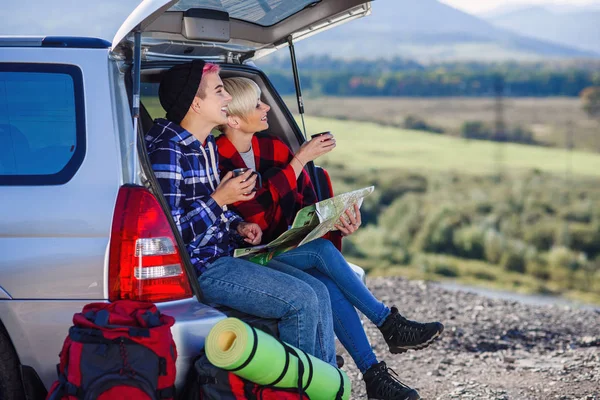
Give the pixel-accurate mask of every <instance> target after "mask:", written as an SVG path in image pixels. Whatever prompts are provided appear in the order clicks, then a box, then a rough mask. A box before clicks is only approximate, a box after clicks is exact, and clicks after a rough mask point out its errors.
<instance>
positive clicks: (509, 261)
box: [500, 251, 526, 274]
mask: <svg viewBox="0 0 600 400" xmlns="http://www.w3.org/2000/svg"><path fill="white" fill-rule="evenodd" d="M500 266H501V267H502V268H504V269H505V270H507V271H512V272H519V273H521V274H523V273H525V271H526V263H525V256H524V255H523V254H521V253H516V252H512V251H507V252H505V253H504V254H503V255H502V258H501V259H500Z"/></svg>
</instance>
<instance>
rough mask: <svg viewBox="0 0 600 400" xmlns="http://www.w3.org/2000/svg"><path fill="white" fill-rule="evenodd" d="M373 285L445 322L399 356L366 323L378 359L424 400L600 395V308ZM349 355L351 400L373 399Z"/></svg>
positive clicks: (391, 283) (421, 286)
mask: <svg viewBox="0 0 600 400" xmlns="http://www.w3.org/2000/svg"><path fill="white" fill-rule="evenodd" d="M367 284H368V286H369V287H370V289H371V291H372V292H373V293H374V294H375V295H376V296H377V297H378V298H379V299H381V300H382V301H384V302H385V303H386V304H395V305H396V306H397V307H398V308H399V309H400V312H401V313H402V314H403V315H404V316H406V317H407V318H409V319H413V320H417V321H430V320H438V321H441V322H442V323H443V324H444V326H445V331H444V333H443V334H442V337H441V338H440V339H439V340H438V341H436V342H435V343H433V344H432V345H431V346H429V347H428V348H427V349H423V350H419V351H409V352H407V353H403V354H397V355H392V354H391V353H389V352H388V349H387V345H386V344H385V342H384V340H383V338H382V337H381V334H380V333H379V331H378V330H377V328H376V327H375V326H374V325H373V324H371V323H370V322H369V321H365V329H366V331H367V335H368V337H369V340H370V341H371V344H372V347H373V349H374V350H375V353H376V354H377V356H378V358H379V359H380V360H384V361H385V362H386V363H387V364H388V366H389V367H390V368H392V369H393V370H394V371H396V373H397V374H398V376H399V378H400V380H401V381H403V382H404V383H405V384H407V385H409V386H411V387H413V388H415V389H417V390H418V391H419V394H420V395H421V397H422V398H423V399H481V400H486V399H493V400H508V399H518V400H521V399H544V400H546V399H565V400H566V399H590V400H591V399H594V400H597V399H600V310H596V311H592V310H580V309H574V308H569V307H565V306H560V307H559V306H531V305H525V304H522V303H518V302H514V301H506V300H496V299H489V298H487V297H483V296H480V295H476V294H473V293H468V292H461V291H449V290H445V289H442V288H440V287H438V286H436V285H435V284H429V283H425V282H421V281H407V280H404V279H401V278H375V279H370V280H368V281H367ZM342 354H343V356H344V359H345V360H346V365H345V366H344V368H343V369H344V370H345V371H346V372H347V373H348V375H349V376H350V378H351V379H352V382H353V387H352V399H366V392H365V388H364V384H363V382H362V376H361V374H360V372H359V371H358V370H357V369H356V367H355V366H354V363H353V362H352V360H351V359H350V356H349V355H348V354H347V353H345V352H344V353H342Z"/></svg>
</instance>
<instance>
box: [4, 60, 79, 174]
mask: <svg viewBox="0 0 600 400" xmlns="http://www.w3.org/2000/svg"><path fill="white" fill-rule="evenodd" d="M85 147H86V143H85V113H84V95H83V78H82V73H81V70H80V69H79V68H78V67H77V66H74V65H62V64H23V63H0V185H60V184H64V183H66V182H68V181H69V180H70V179H71V178H72V177H73V176H74V175H75V173H76V172H77V170H78V169H79V167H80V165H81V163H82V161H83V158H84V155H85Z"/></svg>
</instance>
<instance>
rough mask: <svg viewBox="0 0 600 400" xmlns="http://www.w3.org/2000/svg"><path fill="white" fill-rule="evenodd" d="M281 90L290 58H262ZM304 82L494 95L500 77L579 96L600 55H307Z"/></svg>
mask: <svg viewBox="0 0 600 400" xmlns="http://www.w3.org/2000/svg"><path fill="white" fill-rule="evenodd" d="M259 65H260V67H261V68H262V69H264V70H265V72H266V73H267V75H268V76H269V78H270V79H271V81H272V82H273V84H274V85H275V87H276V88H277V90H278V91H279V92H280V93H282V94H284V95H285V94H294V93H295V88H294V80H293V76H292V73H291V68H290V66H289V60H287V58H285V57H280V58H278V59H273V60H268V61H267V60H265V61H263V62H260V63H259ZM298 65H299V70H300V78H301V84H302V88H303V90H304V91H305V92H307V93H310V94H314V95H326V96H415V97H434V96H435V97H438V96H448V97H449V96H471V97H477V96H493V95H494V94H496V92H495V90H494V87H495V86H494V85H495V83H497V82H498V79H502V80H503V82H504V88H503V94H504V95H505V96H510V97H546V96H570V97H576V96H579V94H580V93H581V92H582V90H584V89H585V88H587V87H590V86H599V85H600V61H598V62H596V61H585V62H575V61H572V62H537V63H517V62H505V63H489V64H486V63H476V62H472V63H465V62H461V63H459V62H456V63H438V64H429V65H421V64H419V63H416V62H414V61H409V60H403V59H399V58H397V59H392V60H374V61H371V60H340V59H333V58H329V57H307V58H304V59H302V60H300V61H299V63H298Z"/></svg>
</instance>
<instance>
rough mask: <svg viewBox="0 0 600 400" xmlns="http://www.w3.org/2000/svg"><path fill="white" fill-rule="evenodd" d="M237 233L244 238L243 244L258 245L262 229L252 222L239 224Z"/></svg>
mask: <svg viewBox="0 0 600 400" xmlns="http://www.w3.org/2000/svg"><path fill="white" fill-rule="evenodd" d="M237 231H238V233H239V234H240V236H242V237H243V238H244V241H245V242H248V243H250V244H253V245H257V244H260V241H261V239H262V229H260V226H258V224H255V223H253V222H240V224H239V225H238V226H237Z"/></svg>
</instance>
